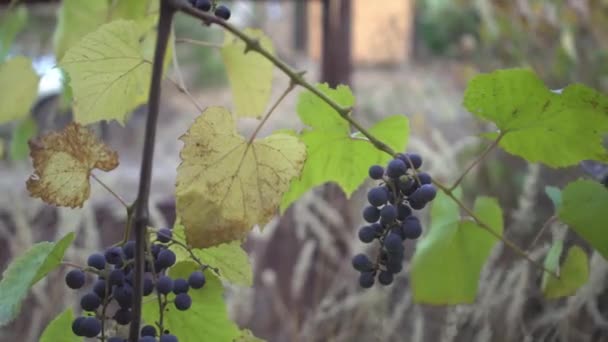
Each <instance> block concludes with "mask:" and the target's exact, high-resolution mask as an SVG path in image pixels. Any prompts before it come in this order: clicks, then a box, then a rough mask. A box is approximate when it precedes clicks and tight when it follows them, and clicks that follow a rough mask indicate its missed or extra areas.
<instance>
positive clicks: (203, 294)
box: [143, 261, 240, 342]
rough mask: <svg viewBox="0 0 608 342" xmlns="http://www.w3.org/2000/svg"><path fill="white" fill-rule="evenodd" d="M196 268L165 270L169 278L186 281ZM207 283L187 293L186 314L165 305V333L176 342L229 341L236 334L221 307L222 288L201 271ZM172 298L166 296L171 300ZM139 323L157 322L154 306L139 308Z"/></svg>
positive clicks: (153, 303)
mask: <svg viewBox="0 0 608 342" xmlns="http://www.w3.org/2000/svg"><path fill="white" fill-rule="evenodd" d="M195 270H197V265H196V264H195V263H194V262H191V261H182V262H179V263H177V264H175V266H173V267H172V268H171V269H170V270H169V275H170V276H171V277H172V278H184V279H188V276H189V275H190V273H192V272H193V271H195ZM205 277H206V279H207V282H206V283H205V286H204V287H203V288H202V289H198V290H195V289H191V290H190V291H188V294H189V295H190V296H191V297H192V306H191V307H190V308H189V309H188V310H187V311H179V310H177V309H176V308H175V306H173V305H172V304H169V306H167V309H166V311H165V312H164V323H165V329H168V330H169V331H171V333H172V334H174V335H176V336H177V338H178V339H179V341H180V342H200V341H232V340H233V339H234V338H236V337H238V336H239V334H240V331H239V328H238V327H237V325H236V324H235V323H234V322H232V321H231V320H230V318H229V317H228V310H227V309H226V304H225V303H224V297H223V296H224V287H223V286H222V283H221V282H220V280H219V279H218V278H217V277H216V276H215V275H214V274H213V273H212V272H210V271H205ZM174 297H175V295H174V294H172V293H171V294H169V296H168V299H169V300H172V299H173V298H174ZM143 319H144V321H145V322H146V323H148V324H154V322H157V321H158V302H157V301H155V300H154V301H147V302H145V303H144V304H143Z"/></svg>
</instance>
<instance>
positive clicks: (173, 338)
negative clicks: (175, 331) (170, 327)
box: [158, 334, 178, 342]
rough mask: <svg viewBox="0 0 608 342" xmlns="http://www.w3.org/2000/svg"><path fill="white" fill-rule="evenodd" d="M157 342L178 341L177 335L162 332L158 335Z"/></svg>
mask: <svg viewBox="0 0 608 342" xmlns="http://www.w3.org/2000/svg"><path fill="white" fill-rule="evenodd" d="M158 341H159V342H178V341H177V336H175V335H171V334H164V335H162V336H161V337H160V340H158Z"/></svg>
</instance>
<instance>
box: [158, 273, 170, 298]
mask: <svg viewBox="0 0 608 342" xmlns="http://www.w3.org/2000/svg"><path fill="white" fill-rule="evenodd" d="M172 290H173V280H172V279H171V278H169V277H167V276H160V277H158V280H157V281H156V291H158V293H161V294H167V293H169V292H171V291H172Z"/></svg>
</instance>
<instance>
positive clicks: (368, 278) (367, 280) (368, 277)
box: [359, 272, 375, 289]
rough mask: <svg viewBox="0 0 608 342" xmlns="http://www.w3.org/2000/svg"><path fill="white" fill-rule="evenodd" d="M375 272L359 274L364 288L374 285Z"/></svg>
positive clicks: (360, 282)
mask: <svg viewBox="0 0 608 342" xmlns="http://www.w3.org/2000/svg"><path fill="white" fill-rule="evenodd" d="M374 281H375V275H374V272H361V274H360V275H359V285H360V286H361V287H362V288H364V289H369V288H370V287H372V286H374Z"/></svg>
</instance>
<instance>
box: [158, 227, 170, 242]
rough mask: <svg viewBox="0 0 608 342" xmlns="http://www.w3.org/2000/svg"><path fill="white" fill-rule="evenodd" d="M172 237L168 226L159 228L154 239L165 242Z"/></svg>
mask: <svg viewBox="0 0 608 342" xmlns="http://www.w3.org/2000/svg"><path fill="white" fill-rule="evenodd" d="M172 237H173V233H172V232H171V229H169V228H162V229H159V231H158V233H156V239H157V240H158V241H160V242H163V243H167V242H169V241H171V238H172Z"/></svg>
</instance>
